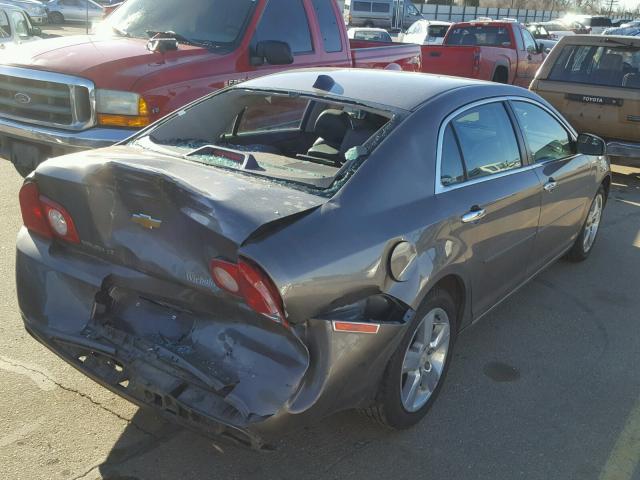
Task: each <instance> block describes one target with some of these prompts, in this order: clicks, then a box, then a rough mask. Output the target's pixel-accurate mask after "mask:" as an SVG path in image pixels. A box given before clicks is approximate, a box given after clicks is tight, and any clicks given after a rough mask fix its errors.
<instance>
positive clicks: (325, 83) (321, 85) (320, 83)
mask: <svg viewBox="0 0 640 480" xmlns="http://www.w3.org/2000/svg"><path fill="white" fill-rule="evenodd" d="M335 84H336V81H335V80H334V79H333V78H331V77H330V76H329V75H318V78H317V79H316V82H315V83H314V84H313V88H316V89H318V90H324V91H325V92H330V91H331V89H332V88H333V87H334V85H335Z"/></svg>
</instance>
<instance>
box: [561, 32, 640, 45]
mask: <svg viewBox="0 0 640 480" xmlns="http://www.w3.org/2000/svg"><path fill="white" fill-rule="evenodd" d="M616 40H617V41H620V42H623V43H627V44H628V43H629V42H631V43H632V44H633V45H637V46H638V47H640V39H637V38H633V37H630V36H628V35H570V36H567V37H562V38H561V39H560V43H561V44H562V45H616Z"/></svg>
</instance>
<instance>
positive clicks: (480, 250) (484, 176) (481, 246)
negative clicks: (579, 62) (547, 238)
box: [436, 101, 541, 317]
mask: <svg viewBox="0 0 640 480" xmlns="http://www.w3.org/2000/svg"><path fill="white" fill-rule="evenodd" d="M514 122H515V120H514V118H513V115H512V113H511V111H510V110H509V109H508V108H507V105H506V104H505V103H504V102H502V101H489V102H484V103H481V104H475V105H472V106H469V107H465V108H464V109H462V111H459V112H458V113H454V114H453V117H452V118H451V117H450V119H449V120H448V121H447V122H446V123H445V125H444V126H443V130H441V139H440V142H441V147H440V148H439V151H440V152H441V153H440V155H439V160H438V162H437V165H438V167H437V168H438V172H437V176H436V178H438V179H439V180H440V181H439V182H437V183H436V198H437V203H438V204H439V208H442V209H443V211H446V212H448V216H449V219H450V228H451V236H452V237H453V238H455V239H456V240H457V243H459V244H460V245H461V248H463V249H464V250H465V252H466V261H467V265H468V266H469V275H470V277H471V284H472V308H473V313H474V315H475V316H476V317H477V316H478V315H481V314H483V313H485V312H486V311H487V310H488V309H490V308H491V307H492V306H493V305H495V304H496V303H497V302H499V301H500V300H501V299H503V298H504V297H505V296H506V295H507V294H508V293H510V292H511V291H513V290H514V289H515V288H516V287H517V286H519V285H520V284H521V283H523V282H524V281H525V280H526V279H527V278H528V277H527V273H528V270H529V268H528V267H529V262H530V259H531V252H532V248H533V243H534V238H535V234H536V231H537V228H538V218H539V215H540V199H541V188H540V181H539V179H538V176H537V175H536V173H535V172H534V171H533V168H531V167H530V166H529V165H528V164H527V161H526V152H525V149H524V144H523V142H522V139H521V138H520V137H519V136H518V134H517V132H518V131H517V130H516V129H515V128H514V125H515V123H514Z"/></svg>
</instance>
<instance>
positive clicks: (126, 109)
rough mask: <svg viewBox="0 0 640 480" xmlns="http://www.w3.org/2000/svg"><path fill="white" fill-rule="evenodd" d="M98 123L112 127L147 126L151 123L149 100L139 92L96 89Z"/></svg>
mask: <svg viewBox="0 0 640 480" xmlns="http://www.w3.org/2000/svg"><path fill="white" fill-rule="evenodd" d="M96 113H97V114H98V124H99V125H105V126H110V127H131V128H141V127H146V126H147V125H149V123H151V120H150V119H149V108H148V106H147V102H145V100H144V98H142V97H141V96H140V95H138V94H137V93H133V92H121V91H117V90H102V89H98V90H96Z"/></svg>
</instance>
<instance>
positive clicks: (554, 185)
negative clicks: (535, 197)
mask: <svg viewBox="0 0 640 480" xmlns="http://www.w3.org/2000/svg"><path fill="white" fill-rule="evenodd" d="M543 188H544V190H545V192H549V193H551V192H553V191H554V190H555V189H556V188H558V182H556V181H555V180H554V179H553V178H550V179H549V181H548V182H547V183H545V184H544V187H543Z"/></svg>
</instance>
